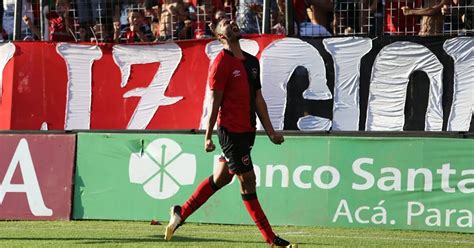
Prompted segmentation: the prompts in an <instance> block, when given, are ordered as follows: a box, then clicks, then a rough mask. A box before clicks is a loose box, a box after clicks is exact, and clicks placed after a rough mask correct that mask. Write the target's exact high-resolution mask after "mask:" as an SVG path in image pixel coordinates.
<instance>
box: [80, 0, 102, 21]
mask: <svg viewBox="0 0 474 248" xmlns="http://www.w3.org/2000/svg"><path fill="white" fill-rule="evenodd" d="M76 6H77V14H78V17H79V23H80V24H81V25H95V24H96V23H97V21H98V20H99V18H104V17H105V16H106V10H107V7H106V5H105V0H76Z"/></svg>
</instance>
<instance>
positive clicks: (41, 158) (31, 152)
mask: <svg viewBox="0 0 474 248" xmlns="http://www.w3.org/2000/svg"><path fill="white" fill-rule="evenodd" d="M75 140H76V138H75V135H65V134H61V135H54V134H51V135H26V134H25V135H20V134H0V182H1V184H0V219H8V220H12V219H18V220H19V219H21V220H69V219H70V215H71V205H72V202H71V197H72V195H71V194H72V185H73V184H72V176H73V170H74V151H75Z"/></svg>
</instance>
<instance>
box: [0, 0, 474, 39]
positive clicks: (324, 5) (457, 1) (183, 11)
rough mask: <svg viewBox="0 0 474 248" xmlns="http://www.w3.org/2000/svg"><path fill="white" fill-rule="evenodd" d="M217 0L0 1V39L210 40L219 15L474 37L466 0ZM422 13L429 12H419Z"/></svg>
mask: <svg viewBox="0 0 474 248" xmlns="http://www.w3.org/2000/svg"><path fill="white" fill-rule="evenodd" d="M216 2H218V1H211V0H193V1H192V0H161V1H159V0H128V1H127V0H125V1H123V0H120V1H119V0H0V6H1V8H0V16H2V18H0V19H1V21H0V24H1V27H2V29H1V30H0V31H2V33H1V35H0V40H25V39H26V40H33V39H34V40H57V39H66V40H70V41H83V42H91V41H97V42H140V41H147V42H153V41H164V40H180V39H199V38H208V37H212V35H213V34H212V24H213V23H214V24H215V22H216V15H222V14H224V15H226V16H228V17H229V18H231V19H234V20H236V22H237V23H238V24H239V25H240V26H241V28H242V30H243V31H245V32H247V33H278V34H287V35H301V36H344V35H370V36H380V35H409V36H412V35H422V36H428V35H472V34H473V33H474V29H473V27H472V26H473V14H472V13H473V10H474V4H473V3H472V0H449V1H447V0H301V1H299V0H298V1H295V0H240V1H239V2H238V4H235V2H237V1H234V0H222V1H221V2H220V4H219V5H218V6H214V5H213V4H212V3H216ZM194 3H195V4H194ZM443 3H446V4H443ZM433 9H434V10H433ZM265 10H267V11H265ZM427 10H430V11H433V13H429V14H426V13H425V15H423V14H420V13H421V12H420V11H425V12H426V11H427ZM293 17H294V18H293ZM55 32H56V33H55ZM53 33H54V35H51V34H53ZM137 33H138V34H137ZM58 37H59V38H58Z"/></svg>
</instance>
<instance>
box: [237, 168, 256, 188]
mask: <svg viewBox="0 0 474 248" xmlns="http://www.w3.org/2000/svg"><path fill="white" fill-rule="evenodd" d="M239 180H240V184H241V185H242V188H244V189H254V188H255V186H256V184H257V182H256V177H255V173H254V172H253V170H252V171H249V172H246V173H243V174H241V175H239Z"/></svg>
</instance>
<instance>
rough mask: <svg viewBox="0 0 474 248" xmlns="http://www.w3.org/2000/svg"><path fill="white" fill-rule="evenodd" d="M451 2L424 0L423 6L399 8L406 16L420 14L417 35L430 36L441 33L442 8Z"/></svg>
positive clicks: (447, 0)
mask: <svg viewBox="0 0 474 248" xmlns="http://www.w3.org/2000/svg"><path fill="white" fill-rule="evenodd" d="M450 4H451V0H425V1H423V6H424V7H423V8H419V9H412V8H410V7H408V6H403V7H402V8H401V9H402V11H403V14H404V15H406V16H411V15H414V16H421V22H420V23H421V27H420V32H419V33H418V35H420V36H430V35H441V34H443V21H444V20H443V19H444V16H443V13H442V10H441V9H442V8H443V7H444V8H446V6H448V5H450Z"/></svg>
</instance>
